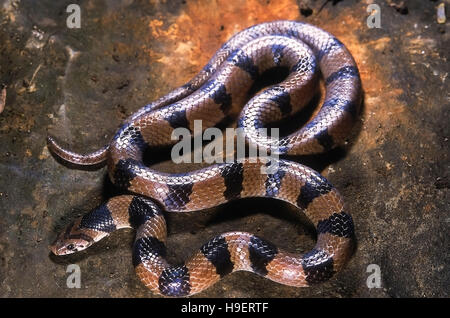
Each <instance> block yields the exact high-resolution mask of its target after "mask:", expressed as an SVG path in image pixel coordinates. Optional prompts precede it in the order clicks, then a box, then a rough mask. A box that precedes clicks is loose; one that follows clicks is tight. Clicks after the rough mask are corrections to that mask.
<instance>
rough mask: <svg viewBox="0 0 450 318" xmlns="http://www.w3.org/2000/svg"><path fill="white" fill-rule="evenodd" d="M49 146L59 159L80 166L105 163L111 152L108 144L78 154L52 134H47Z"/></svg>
mask: <svg viewBox="0 0 450 318" xmlns="http://www.w3.org/2000/svg"><path fill="white" fill-rule="evenodd" d="M47 147H48V149H49V150H50V151H51V152H52V153H53V154H54V155H56V156H57V157H58V158H59V159H61V160H63V161H64V162H66V163H70V164H73V165H75V166H79V167H86V166H97V165H102V164H105V163H106V160H107V158H108V152H109V145H106V146H104V147H103V148H101V149H99V150H97V151H94V152H91V153H87V154H78V153H75V152H73V151H70V150H67V149H64V148H63V147H62V146H61V145H60V144H59V143H58V142H56V140H55V138H53V137H52V136H47Z"/></svg>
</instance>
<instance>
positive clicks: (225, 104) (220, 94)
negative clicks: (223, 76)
mask: <svg viewBox="0 0 450 318" xmlns="http://www.w3.org/2000/svg"><path fill="white" fill-rule="evenodd" d="M213 99H214V103H216V104H218V105H220V109H221V110H222V112H223V113H227V112H228V110H229V109H230V107H231V94H228V93H227V89H226V87H225V85H223V84H220V85H219V86H218V87H217V89H216V90H215V92H214V94H213Z"/></svg>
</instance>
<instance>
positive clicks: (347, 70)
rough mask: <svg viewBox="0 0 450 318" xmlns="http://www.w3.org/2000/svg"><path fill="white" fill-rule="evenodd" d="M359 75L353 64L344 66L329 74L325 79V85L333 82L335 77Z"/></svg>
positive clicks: (342, 77)
mask: <svg viewBox="0 0 450 318" xmlns="http://www.w3.org/2000/svg"><path fill="white" fill-rule="evenodd" d="M356 76H359V72H358V69H357V68H356V67H354V66H344V67H342V68H340V69H339V70H337V71H336V72H334V73H333V74H331V75H330V76H328V77H327V79H326V80H325V85H329V84H331V83H333V82H334V81H335V80H337V79H344V78H350V77H356Z"/></svg>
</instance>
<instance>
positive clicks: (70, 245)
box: [67, 244, 75, 251]
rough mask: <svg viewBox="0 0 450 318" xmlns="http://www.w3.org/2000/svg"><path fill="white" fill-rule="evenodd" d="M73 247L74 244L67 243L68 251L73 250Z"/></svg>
mask: <svg viewBox="0 0 450 318" xmlns="http://www.w3.org/2000/svg"><path fill="white" fill-rule="evenodd" d="M74 248H75V245H73V244H69V245H67V249H68V250H69V251H71V250H73V249H74Z"/></svg>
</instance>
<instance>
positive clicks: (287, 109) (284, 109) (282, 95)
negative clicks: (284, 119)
mask: <svg viewBox="0 0 450 318" xmlns="http://www.w3.org/2000/svg"><path fill="white" fill-rule="evenodd" d="M266 94H268V96H270V97H269V100H271V101H273V102H275V103H276V104H277V105H278V107H279V108H280V111H281V114H282V115H283V116H285V115H288V114H290V113H291V111H292V106H291V96H290V95H289V93H288V92H286V91H285V90H284V88H282V87H280V86H274V87H272V88H269V89H268V90H267V91H266Z"/></svg>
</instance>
